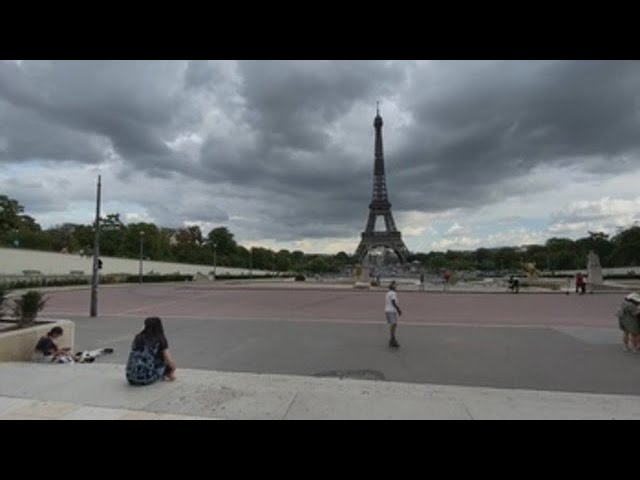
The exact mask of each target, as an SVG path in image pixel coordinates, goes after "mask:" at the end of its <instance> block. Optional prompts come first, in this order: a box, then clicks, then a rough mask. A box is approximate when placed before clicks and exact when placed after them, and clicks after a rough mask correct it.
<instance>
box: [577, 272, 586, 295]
mask: <svg viewBox="0 0 640 480" xmlns="http://www.w3.org/2000/svg"><path fill="white" fill-rule="evenodd" d="M586 288H587V283H586V282H585V280H584V275H582V272H578V273H577V275H576V293H578V292H580V295H583V294H584V293H586Z"/></svg>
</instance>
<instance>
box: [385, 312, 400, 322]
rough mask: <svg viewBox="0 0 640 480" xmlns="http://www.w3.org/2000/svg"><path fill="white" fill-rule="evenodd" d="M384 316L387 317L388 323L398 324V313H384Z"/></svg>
mask: <svg viewBox="0 0 640 480" xmlns="http://www.w3.org/2000/svg"><path fill="white" fill-rule="evenodd" d="M384 316H385V317H387V323H388V324H390V325H395V324H396V323H398V312H384Z"/></svg>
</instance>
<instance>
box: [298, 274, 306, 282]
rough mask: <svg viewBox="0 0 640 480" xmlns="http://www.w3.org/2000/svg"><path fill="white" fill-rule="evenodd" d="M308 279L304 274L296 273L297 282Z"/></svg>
mask: <svg viewBox="0 0 640 480" xmlns="http://www.w3.org/2000/svg"><path fill="white" fill-rule="evenodd" d="M305 280H306V277H305V276H304V275H300V274H298V275H296V282H304V281H305Z"/></svg>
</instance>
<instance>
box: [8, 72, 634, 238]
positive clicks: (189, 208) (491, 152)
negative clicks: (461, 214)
mask: <svg viewBox="0 0 640 480" xmlns="http://www.w3.org/2000/svg"><path fill="white" fill-rule="evenodd" d="M378 99H380V100H382V115H383V117H384V121H385V127H384V135H385V142H384V144H385V154H386V162H387V163H386V167H387V182H388V186H389V192H390V199H391V202H392V204H393V208H394V211H395V212H399V211H408V210H420V211H427V212H428V211H432V212H433V211H440V210H446V209H451V208H459V207H470V206H480V205H483V204H487V203H491V202H495V201H496V200H499V199H500V198H501V197H504V196H508V195H514V194H518V193H519V192H520V193H527V192H526V189H527V188H534V187H533V186H528V185H527V184H524V183H521V182H520V179H521V178H522V177H524V176H526V175H528V174H530V173H531V172H532V171H533V170H534V169H536V168H540V167H544V166H558V167H560V166H574V167H576V168H578V169H580V170H581V171H584V172H585V173H587V174H596V175H603V176H606V175H612V174H617V173H620V172H621V171H625V170H626V169H629V168H634V167H637V166H638V164H639V161H638V156H637V155H638V150H639V148H638V147H639V146H640V135H638V134H639V133H640V131H639V130H640V128H639V126H640V114H639V112H640V64H638V63H637V62H619V61H579V62H564V61H563V62H557V61H551V62H548V61H527V62H516V61H490V62H480V61H478V62H466V61H439V62H426V63H424V64H417V63H414V62H382V61H242V62H237V63H234V62H203V61H194V62H104V61H103V62H24V63H23V64H22V65H20V66H18V65H17V64H15V63H13V62H0V161H3V162H23V161H25V160H30V159H44V160H51V161H58V160H74V161H76V162H79V163H99V162H101V161H104V160H105V159H106V158H108V157H109V152H108V151H109V149H113V151H114V152H115V153H116V154H117V155H118V157H119V159H120V160H121V162H122V165H121V171H120V175H121V179H122V180H123V182H124V180H125V179H126V178H128V176H129V175H130V173H131V172H132V171H138V172H144V173H145V175H146V177H147V178H149V182H150V185H151V184H152V183H153V182H154V181H155V180H158V181H167V180H168V181H171V182H174V183H175V185H177V186H178V187H179V186H182V185H183V188H184V190H185V193H184V194H182V195H179V194H177V193H176V194H175V195H174V198H172V199H171V202H167V203H168V205H163V206H162V207H158V208H154V207H153V203H152V202H153V201H155V199H156V198H157V197H156V196H154V195H149V202H147V204H146V205H145V206H146V208H147V210H149V211H150V212H151V211H153V212H154V215H155V216H156V217H158V218H159V219H160V220H159V221H162V222H167V223H171V224H179V223H180V222H181V221H182V220H183V219H185V218H188V219H189V220H192V221H212V222H227V221H228V222H231V221H232V220H230V219H233V218H235V217H242V218H245V219H246V218H248V219H249V220H246V221H245V220H240V221H239V223H238V225H242V227H241V228H243V229H245V230H244V232H245V233H246V234H247V235H250V234H252V233H253V234H254V235H256V236H259V237H262V238H276V239H299V238H303V237H305V238H321V237H330V236H347V237H348V236H350V235H356V236H357V235H358V233H359V232H360V231H361V230H362V228H363V227H364V223H365V220H366V217H367V213H368V203H369V201H370V196H371V185H372V170H373V132H374V131H373V127H372V125H371V123H372V120H373V115H374V107H375V101H376V100H378ZM353 115H358V116H362V118H361V120H358V119H357V118H356V120H355V121H356V122H357V124H359V125H361V127H360V128H356V127H354V123H353V122H354V120H353V118H352V116H353ZM401 117H403V118H401ZM407 119H408V120H407ZM405 120H406V121H405ZM360 122H361V123H360ZM357 124H356V125H357ZM340 129H342V131H340V133H342V135H338V136H336V130H340ZM345 129H346V130H345ZM364 132H367V133H366V134H365V133H364ZM181 135H184V136H186V137H185V138H191V137H190V136H192V137H193V138H195V140H188V141H185V142H186V143H184V144H179V142H176V139H177V138H180V136H181ZM189 142H192V143H189ZM185 145H186V146H185ZM555 181H556V183H550V184H549V185H547V186H546V187H544V188H555V189H557V188H562V182H563V181H564V179H563V178H557V179H555ZM195 185H199V186H200V187H202V188H203V190H204V191H209V192H210V194H211V197H210V200H208V201H207V200H206V196H205V197H202V196H200V197H198V201H197V202H196V203H194V202H193V201H192V200H191V197H190V195H189V192H190V191H191V190H193V189H194V188H196V187H195ZM203 186H204V187H203ZM221 186H225V188H227V190H225V191H226V192H228V191H229V189H231V190H233V192H234V193H233V194H229V193H227V194H225V198H224V200H227V202H226V203H225V206H224V207H222V206H220V203H221V202H220V197H219V195H222V194H221V193H219V192H221V191H222V188H221ZM200 187H199V188H200ZM535 188H540V186H539V185H537V186H535ZM203 198H205V199H203ZM124 200H126V199H124ZM207 202H208V203H207ZM234 202H235V203H234ZM222 203H224V202H222ZM243 222H244V223H243ZM399 227H400V228H402V226H401V225H399ZM232 229H233V226H232Z"/></svg>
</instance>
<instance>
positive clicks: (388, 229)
mask: <svg viewBox="0 0 640 480" xmlns="http://www.w3.org/2000/svg"><path fill="white" fill-rule="evenodd" d="M373 127H374V128H375V130H376V143H375V163H374V167H373V196H372V197H371V203H370V204H369V219H368V221H367V226H366V228H365V231H364V232H362V238H361V240H360V245H358V249H357V250H356V257H357V258H358V261H359V262H360V263H362V261H363V260H364V258H365V256H366V255H367V253H368V252H369V251H370V250H371V249H373V248H376V247H386V248H390V249H392V250H393V251H394V252H395V254H396V255H397V256H398V258H399V259H400V262H401V263H405V262H406V261H407V257H408V256H409V250H408V249H407V247H406V245H405V244H404V242H403V241H402V234H401V233H400V232H399V231H398V229H397V228H396V224H395V222H394V221H393V215H391V203H389V198H388V196H387V180H386V178H385V175H384V154H383V152H382V117H381V116H380V108H379V107H378V108H376V118H375V119H374V120H373ZM379 216H381V217H384V225H385V230H384V231H378V232H376V231H375V226H376V218H377V217H379Z"/></svg>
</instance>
